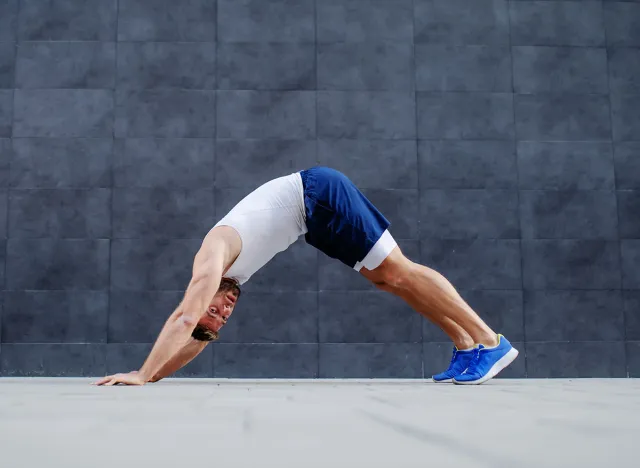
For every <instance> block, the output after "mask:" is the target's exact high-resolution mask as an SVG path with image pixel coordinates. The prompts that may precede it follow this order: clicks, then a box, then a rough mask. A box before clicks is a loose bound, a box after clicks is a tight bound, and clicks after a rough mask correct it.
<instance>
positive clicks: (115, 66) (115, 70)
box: [104, 0, 124, 374]
mask: <svg viewBox="0 0 640 468" xmlns="http://www.w3.org/2000/svg"><path fill="white" fill-rule="evenodd" d="M115 26H116V28H115V38H114V39H115V41H114V43H115V58H114V60H115V62H114V64H113V73H114V76H113V91H112V94H111V99H112V103H113V129H112V132H111V158H110V161H109V162H110V164H109V172H110V176H111V177H110V179H111V180H110V183H111V191H110V192H111V193H110V197H111V199H110V201H109V208H110V210H109V215H110V217H111V219H110V221H111V223H110V226H109V228H110V233H109V260H108V262H109V263H108V268H107V275H108V277H107V320H106V322H107V323H106V327H107V329H106V333H105V348H104V352H105V357H104V359H105V363H104V365H105V369H104V371H105V374H106V373H107V372H108V370H109V365H108V362H107V361H108V355H109V330H110V328H111V274H112V271H111V269H112V267H113V262H112V256H113V225H114V221H113V199H114V196H113V194H114V190H115V181H114V170H113V166H114V164H115V153H116V150H117V148H116V141H117V138H116V126H117V102H116V91H117V88H118V53H119V47H118V45H119V44H118V39H119V37H118V36H119V32H120V0H116V24H115ZM123 149H124V148H123Z"/></svg>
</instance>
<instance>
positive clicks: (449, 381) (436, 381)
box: [431, 377, 453, 383]
mask: <svg viewBox="0 0 640 468" xmlns="http://www.w3.org/2000/svg"><path fill="white" fill-rule="evenodd" d="M431 380H433V381H434V382H435V383H451V382H453V379H445V380H436V379H434V378H433V377H431Z"/></svg>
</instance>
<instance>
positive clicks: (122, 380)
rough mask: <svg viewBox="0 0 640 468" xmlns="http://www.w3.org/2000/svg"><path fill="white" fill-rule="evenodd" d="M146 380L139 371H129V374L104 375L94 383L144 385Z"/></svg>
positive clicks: (106, 385)
mask: <svg viewBox="0 0 640 468" xmlns="http://www.w3.org/2000/svg"><path fill="white" fill-rule="evenodd" d="M145 383H146V382H145V381H144V380H143V379H142V378H141V377H140V374H138V372H137V371H133V372H129V373H128V374H114V375H108V376H106V377H103V378H102V379H100V380H98V381H97V382H95V384H94V385H104V386H105V387H109V386H111V385H118V384H124V385H144V384H145Z"/></svg>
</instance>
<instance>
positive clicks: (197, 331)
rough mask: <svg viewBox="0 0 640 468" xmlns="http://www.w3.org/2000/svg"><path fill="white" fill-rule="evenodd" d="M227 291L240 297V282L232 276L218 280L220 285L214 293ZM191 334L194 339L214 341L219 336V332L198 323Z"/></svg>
mask: <svg viewBox="0 0 640 468" xmlns="http://www.w3.org/2000/svg"><path fill="white" fill-rule="evenodd" d="M228 291H231V292H233V293H235V295H236V297H237V298H238V299H239V298H240V294H241V292H242V291H240V284H239V283H238V282H237V281H236V280H234V279H232V278H222V279H221V280H220V286H219V287H218V291H217V292H216V294H218V293H220V292H228ZM191 336H192V337H193V339H194V340H197V341H216V340H217V339H218V338H220V333H218V332H215V331H213V330H209V329H208V328H207V327H205V326H202V325H200V324H198V325H196V328H194V329H193V332H192V333H191Z"/></svg>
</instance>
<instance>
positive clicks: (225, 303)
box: [198, 291, 238, 332]
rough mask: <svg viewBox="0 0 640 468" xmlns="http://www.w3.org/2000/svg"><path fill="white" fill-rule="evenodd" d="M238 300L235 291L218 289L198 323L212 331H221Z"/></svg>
mask: <svg viewBox="0 0 640 468" xmlns="http://www.w3.org/2000/svg"><path fill="white" fill-rule="evenodd" d="M237 300H238V296H237V294H236V293H235V292H234V291H218V292H217V294H216V295H215V297H214V298H213V300H212V301H211V304H209V308H208V309H207V312H206V313H205V314H204V316H203V317H202V318H201V319H200V320H199V321H198V324H200V325H202V326H203V327H205V328H207V329H209V330H211V331H214V332H217V331H219V330H220V329H221V328H222V327H223V326H224V324H225V323H227V320H228V319H229V316H230V315H231V314H232V313H233V309H234V307H235V305H236V301H237Z"/></svg>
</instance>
